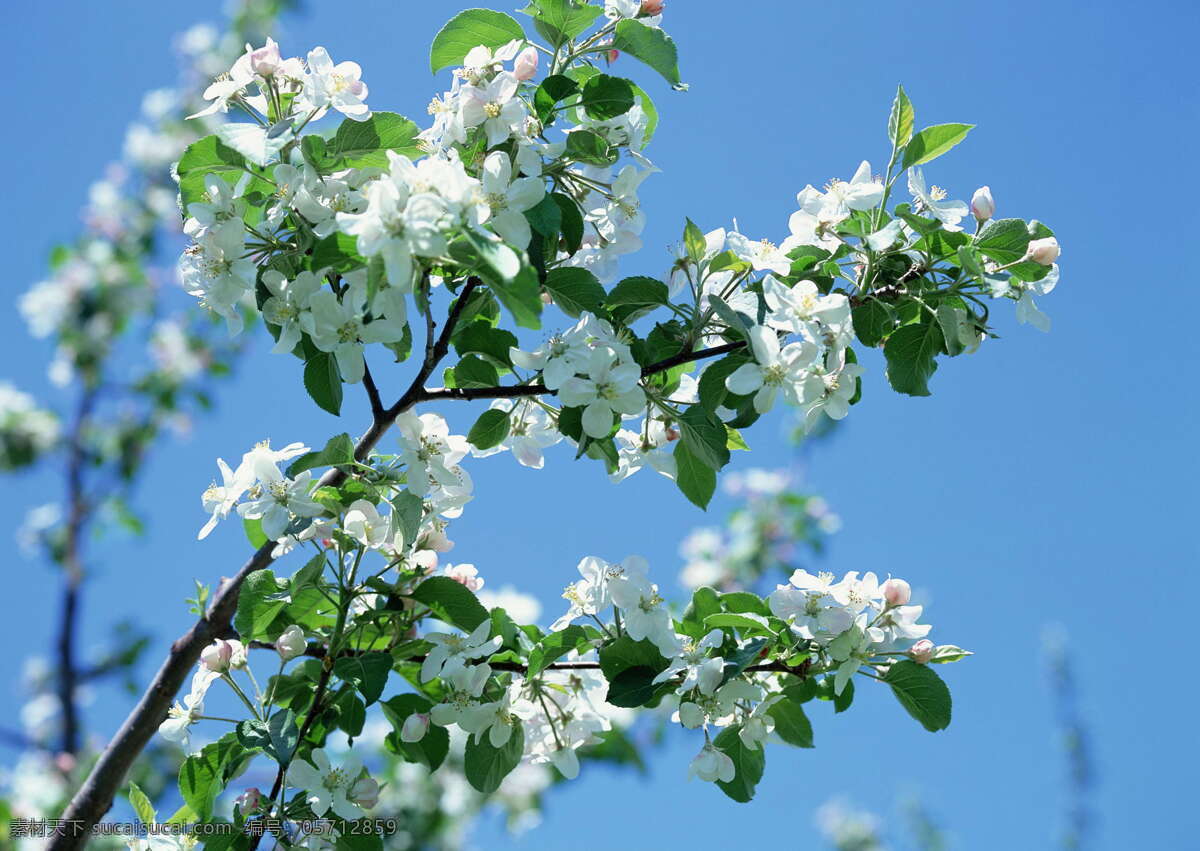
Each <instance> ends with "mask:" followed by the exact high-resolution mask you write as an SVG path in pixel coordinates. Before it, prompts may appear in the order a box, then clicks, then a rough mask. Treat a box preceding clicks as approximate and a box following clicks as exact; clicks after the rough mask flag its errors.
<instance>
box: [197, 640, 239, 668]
mask: <svg viewBox="0 0 1200 851" xmlns="http://www.w3.org/2000/svg"><path fill="white" fill-rule="evenodd" d="M231 658H233V645H232V644H230V643H229V642H228V641H223V640H221V639H220V638H218V639H217V640H216V641H214V642H213V643H212V644H210V645H208V646H207V647H205V648H204V649H203V650H201V651H200V664H202V665H203V666H204V667H206V668H208V669H209V670H210V671H216V672H217V673H218V674H223V673H225V672H226V671H228V670H229V660H230V659H231Z"/></svg>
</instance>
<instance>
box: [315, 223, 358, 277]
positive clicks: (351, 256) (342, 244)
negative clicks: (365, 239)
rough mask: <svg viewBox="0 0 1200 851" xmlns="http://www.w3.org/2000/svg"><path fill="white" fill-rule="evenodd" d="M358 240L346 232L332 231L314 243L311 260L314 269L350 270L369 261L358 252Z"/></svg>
mask: <svg viewBox="0 0 1200 851" xmlns="http://www.w3.org/2000/svg"><path fill="white" fill-rule="evenodd" d="M357 245H358V242H357V240H356V239H355V238H354V237H352V236H350V235H349V234H345V233H340V232H339V233H332V234H330V235H329V236H327V237H325V238H324V239H319V240H317V241H316V243H315V244H314V245H313V249H312V257H311V258H310V262H311V264H312V268H314V269H325V268H329V269H332V270H333V271H334V272H350V271H353V270H354V269H358V268H360V267H362V266H366V265H368V264H367V261H366V260H365V259H364V258H363V257H362V256H361V255H360V254H359V253H358V248H357Z"/></svg>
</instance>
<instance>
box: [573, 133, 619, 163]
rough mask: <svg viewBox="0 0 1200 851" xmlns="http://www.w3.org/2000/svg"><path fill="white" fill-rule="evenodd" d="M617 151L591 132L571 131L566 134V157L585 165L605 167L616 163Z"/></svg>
mask: <svg viewBox="0 0 1200 851" xmlns="http://www.w3.org/2000/svg"><path fill="white" fill-rule="evenodd" d="M618 155H619V151H616V150H614V149H613V147H612V146H611V145H609V144H608V140H607V139H605V138H604V137H603V136H601V135H600V134H599V133H596V132H594V131H592V130H573V131H571V132H570V133H568V134H567V151H566V157H567V158H568V159H572V160H575V161H577V162H581V163H586V164H587V165H595V166H601V167H603V166H607V165H612V164H613V163H614V162H616V161H617V156H618Z"/></svg>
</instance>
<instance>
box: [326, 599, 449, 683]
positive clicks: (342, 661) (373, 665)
mask: <svg viewBox="0 0 1200 851" xmlns="http://www.w3.org/2000/svg"><path fill="white" fill-rule="evenodd" d="M428 581H429V580H426V582H428ZM450 581H451V582H454V580H453V579H452V580H450ZM454 584H455V585H458V583H457V582H455V583H454ZM458 587H459V588H462V586H461V585H459V586H458ZM463 590H464V591H466V589H465V588H463ZM467 593H468V594H470V593H471V592H470V591H467ZM391 670H392V656H391V654H390V653H384V652H382V651H371V652H370V653H362V654H360V655H358V656H342V657H340V658H339V659H338V660H337V661H335V662H334V663H333V673H334V674H336V675H337V677H338V679H340V680H342V681H343V682H347V683H350V685H352V686H354V688H356V689H357V690H358V693H359V694H361V695H362V696H363V700H365V701H366V702H367V705H368V706H370V705H371V704H372V703H374V702H375V701H377V700H379V698H380V697H381V696H382V695H383V687H384V686H385V685H387V678H388V673H389V672H390V671H391Z"/></svg>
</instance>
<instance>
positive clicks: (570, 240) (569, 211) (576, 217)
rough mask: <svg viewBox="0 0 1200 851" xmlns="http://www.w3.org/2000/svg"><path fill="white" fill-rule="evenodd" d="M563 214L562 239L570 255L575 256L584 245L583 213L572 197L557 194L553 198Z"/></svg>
mask: <svg viewBox="0 0 1200 851" xmlns="http://www.w3.org/2000/svg"><path fill="white" fill-rule="evenodd" d="M550 197H551V198H553V199H554V203H556V204H558V209H559V212H561V213H562V238H563V242H564V243H565V244H566V249H567V253H568V254H575V253H576V252H577V251H579V247H580V246H581V245H583V213H581V212H580V211H579V205H578V204H576V203H575V201H574V200H572V199H571V198H570V197H568V196H566V195H563V194H562V193H559V192H555V193H553V194H552V195H551V196H550Z"/></svg>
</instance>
